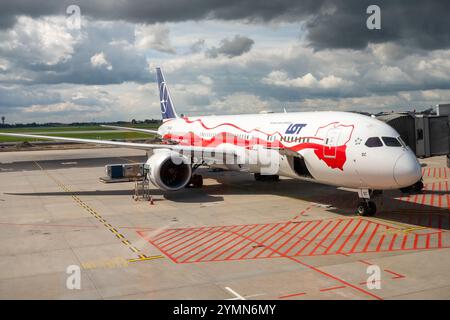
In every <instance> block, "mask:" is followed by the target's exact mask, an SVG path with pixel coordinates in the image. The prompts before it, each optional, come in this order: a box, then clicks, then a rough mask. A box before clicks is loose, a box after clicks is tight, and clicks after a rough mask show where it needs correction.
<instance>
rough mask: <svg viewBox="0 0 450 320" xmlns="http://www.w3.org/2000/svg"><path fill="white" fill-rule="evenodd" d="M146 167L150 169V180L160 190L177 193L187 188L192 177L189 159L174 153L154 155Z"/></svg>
mask: <svg viewBox="0 0 450 320" xmlns="http://www.w3.org/2000/svg"><path fill="white" fill-rule="evenodd" d="M146 165H147V166H148V167H149V173H148V176H149V179H150V181H151V182H152V183H153V184H154V185H155V186H157V187H158V188H160V189H162V190H165V191H176V190H179V189H181V188H183V187H185V186H186V185H187V184H188V183H189V180H190V179H191V175H192V168H191V165H190V164H189V161H188V158H186V157H185V156H183V155H180V154H179V153H177V152H173V151H163V152H157V153H154V154H153V155H152V156H151V157H150V158H149V159H148V160H147V163H146Z"/></svg>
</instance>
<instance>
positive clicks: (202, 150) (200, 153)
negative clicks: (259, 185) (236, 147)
mask: <svg viewBox="0 0 450 320" xmlns="http://www.w3.org/2000/svg"><path fill="white" fill-rule="evenodd" d="M0 136H7V137H21V138H38V139H47V140H57V141H68V142H77V143H90V144H103V145H110V146H116V147H124V148H130V149H138V150H153V149H169V150H173V151H178V152H180V153H182V154H184V155H186V156H190V155H191V154H190V153H195V154H193V156H196V157H200V158H203V157H204V155H205V154H213V155H214V154H222V155H223V154H225V155H233V156H235V152H234V151H233V150H219V149H218V148H214V147H200V146H184V145H177V144H149V143H135V142H122V141H110V140H96V139H80V138H66V137H54V136H41V135H36V134H22V133H3V132H0ZM205 157H206V156H205Z"/></svg>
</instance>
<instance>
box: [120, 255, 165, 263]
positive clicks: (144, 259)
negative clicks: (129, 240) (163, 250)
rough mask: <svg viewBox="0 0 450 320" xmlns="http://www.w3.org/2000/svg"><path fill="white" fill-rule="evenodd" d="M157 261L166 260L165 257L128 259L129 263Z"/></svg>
mask: <svg viewBox="0 0 450 320" xmlns="http://www.w3.org/2000/svg"><path fill="white" fill-rule="evenodd" d="M156 259H164V256H149V257H147V256H140V257H139V258H138V259H128V262H139V261H149V260H156Z"/></svg>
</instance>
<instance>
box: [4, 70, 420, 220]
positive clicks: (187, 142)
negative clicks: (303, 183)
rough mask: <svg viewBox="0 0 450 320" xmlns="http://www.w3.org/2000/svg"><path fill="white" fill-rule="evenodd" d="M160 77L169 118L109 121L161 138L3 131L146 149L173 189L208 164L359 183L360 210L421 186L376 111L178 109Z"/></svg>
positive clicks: (150, 166)
mask: <svg viewBox="0 0 450 320" xmlns="http://www.w3.org/2000/svg"><path fill="white" fill-rule="evenodd" d="M156 80H157V84H158V89H159V95H160V107H161V114H162V119H163V122H162V125H161V126H160V127H159V128H158V130H148V129H141V128H128V127H119V126H105V127H109V128H113V129H121V130H129V131H137V132H144V133H149V134H157V135H158V136H159V137H160V138H161V139H162V143H158V144H148V143H134V142H120V141H106V140H93V139H77V138H65V137H54V136H43V135H31V134H13V133H0V135H5V136H16V137H29V138H41V139H51V140H61V141H71V142H79V143H92V144H104V145H112V146H118V147H126V148H133V149H140V150H146V151H147V156H148V160H147V162H146V164H145V168H146V169H147V177H148V179H149V180H150V181H151V182H152V183H153V184H154V185H155V186H156V187H158V188H160V189H162V190H164V191H168V192H169V191H177V190H180V189H182V188H184V187H186V186H188V185H190V186H191V185H192V186H194V187H202V185H203V177H202V176H201V175H198V174H194V173H195V171H196V170H197V168H198V167H200V166H201V165H205V164H206V165H208V166H210V167H212V168H220V169H224V170H232V171H240V172H250V173H253V174H254V178H255V180H265V181H273V182H275V181H277V180H278V179H279V177H280V176H283V177H289V178H293V179H299V180H307V181H311V182H316V183H321V184H327V185H332V186H336V187H344V188H347V189H354V190H355V191H357V192H358V196H359V198H360V201H359V203H358V205H357V208H356V213H357V214H358V215H362V216H372V215H375V213H376V205H375V202H374V201H373V200H372V199H373V198H374V197H375V196H376V195H378V194H380V193H381V192H382V191H383V190H390V189H401V190H402V191H404V192H410V191H420V190H421V189H422V188H423V182H422V171H421V166H420V164H419V162H418V161H417V158H416V156H415V154H414V153H413V152H412V151H411V149H410V148H409V147H408V146H407V145H406V144H405V142H404V141H403V140H402V139H401V137H400V135H399V134H398V132H397V131H396V130H394V129H393V128H392V127H390V126H389V125H387V124H386V123H384V122H382V121H379V120H377V119H375V118H374V117H370V116H365V115H362V114H357V113H352V112H335V111H316V112H289V113H288V112H286V111H284V112H283V113H262V114H241V115H221V116H203V117H188V116H178V114H177V112H176V110H175V107H174V104H173V101H172V98H171V96H170V92H169V89H168V87H167V85H166V81H165V78H164V75H163V72H162V70H161V68H159V67H158V68H156ZM249 107H250V108H251V106H249ZM299 192H301V190H299Z"/></svg>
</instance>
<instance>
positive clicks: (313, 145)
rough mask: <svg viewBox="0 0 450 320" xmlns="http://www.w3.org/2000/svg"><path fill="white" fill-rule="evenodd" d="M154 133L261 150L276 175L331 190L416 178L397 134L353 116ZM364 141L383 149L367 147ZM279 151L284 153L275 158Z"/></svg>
mask: <svg viewBox="0 0 450 320" xmlns="http://www.w3.org/2000/svg"><path fill="white" fill-rule="evenodd" d="M158 131H159V133H160V134H161V135H162V136H163V138H164V139H166V140H171V141H174V142H177V143H179V144H185V145H202V146H204V147H215V148H217V149H218V150H220V149H222V150H230V149H235V150H236V152H237V153H239V152H247V154H248V153H250V158H251V153H257V152H258V150H259V151H260V150H261V148H263V149H264V150H265V152H266V153H265V154H267V152H269V153H271V154H270V157H277V161H278V162H279V168H278V171H277V172H276V174H278V175H281V176H287V177H292V178H298V179H309V180H311V179H313V180H315V181H317V182H320V183H325V184H330V185H336V186H342V187H348V188H360V189H398V188H402V187H406V186H410V185H412V184H414V183H415V182H417V181H418V180H420V178H421V169H420V165H419V163H418V161H417V159H416V157H415V155H414V154H413V153H412V151H411V150H410V149H409V148H408V147H406V145H404V143H403V142H402V141H401V140H397V138H398V137H399V134H398V133H397V132H396V131H395V130H394V129H393V128H392V127H390V126H389V125H387V124H385V123H384V122H381V121H379V120H376V119H374V118H371V117H368V116H364V115H360V114H356V113H348V112H297V113H276V114H275V113H269V114H252V115H237V116H208V117H196V118H186V117H185V118H176V119H170V120H167V121H165V122H164V123H163V125H162V126H161V127H160V128H159V130H158ZM223 137H225V139H224V138H223ZM383 137H388V138H391V139H392V138H395V139H396V140H397V141H400V142H401V145H400V143H398V144H395V145H392V146H389V145H390V144H389V145H386V143H385V142H384V141H383ZM369 138H379V142H381V141H383V143H382V144H381V145H376V144H375V145H376V146H368V145H366V142H367V140H368V139H369ZM372 140H373V139H372ZM375 140H376V139H375ZM377 141H378V140H377ZM369 145H370V143H369ZM280 148H281V149H283V150H285V151H286V150H287V151H289V153H286V152H284V153H283V152H279V150H280ZM295 155H298V157H295ZM295 158H297V159H295ZM271 159H273V158H271ZM299 159H302V160H299ZM301 162H304V163H303V166H302V163H301ZM305 166H306V170H305V168H304V167H305ZM221 167H224V168H226V169H230V170H249V171H251V172H259V171H260V169H261V168H260V166H259V165H258V163H256V164H255V163H253V164H247V165H236V164H234V163H233V164H227V163H225V164H224V165H222V166H221Z"/></svg>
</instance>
